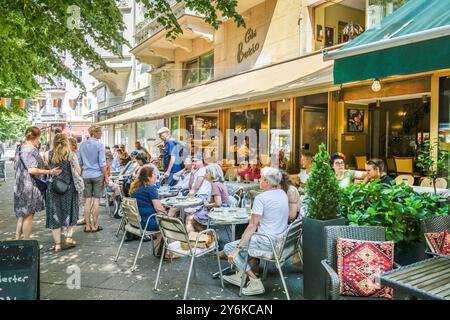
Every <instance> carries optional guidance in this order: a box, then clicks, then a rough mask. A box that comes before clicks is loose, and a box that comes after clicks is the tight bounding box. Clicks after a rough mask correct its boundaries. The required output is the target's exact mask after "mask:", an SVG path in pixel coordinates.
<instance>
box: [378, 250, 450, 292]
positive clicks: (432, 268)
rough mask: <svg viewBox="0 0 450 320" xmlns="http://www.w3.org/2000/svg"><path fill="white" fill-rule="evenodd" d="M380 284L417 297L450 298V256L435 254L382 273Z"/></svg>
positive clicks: (379, 277)
mask: <svg viewBox="0 0 450 320" xmlns="http://www.w3.org/2000/svg"><path fill="white" fill-rule="evenodd" d="M377 278H378V280H379V281H380V282H381V284H383V285H386V286H389V287H391V288H393V289H394V290H400V291H403V292H404V293H407V294H409V295H412V296H414V297H417V298H421V299H427V300H450V256H437V257H434V258H431V259H427V260H423V261H419V262H417V263H413V264H411V265H407V266H403V267H400V268H397V269H394V270H392V271H388V272H386V273H383V274H382V275H380V276H378V277H377Z"/></svg>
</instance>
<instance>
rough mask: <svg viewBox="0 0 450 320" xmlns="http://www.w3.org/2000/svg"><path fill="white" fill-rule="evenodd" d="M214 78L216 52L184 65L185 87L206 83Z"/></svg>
mask: <svg viewBox="0 0 450 320" xmlns="http://www.w3.org/2000/svg"><path fill="white" fill-rule="evenodd" d="M213 76H214V52H210V53H207V54H205V55H203V56H200V57H198V58H196V59H195V60H192V61H189V62H187V63H185V64H184V72H183V86H191V85H195V84H197V83H201V82H205V81H208V80H211V79H212V78H213Z"/></svg>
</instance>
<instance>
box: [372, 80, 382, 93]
mask: <svg viewBox="0 0 450 320" xmlns="http://www.w3.org/2000/svg"><path fill="white" fill-rule="evenodd" d="M380 90H381V82H380V79H375V80H373V83H372V91H373V92H378V91H380Z"/></svg>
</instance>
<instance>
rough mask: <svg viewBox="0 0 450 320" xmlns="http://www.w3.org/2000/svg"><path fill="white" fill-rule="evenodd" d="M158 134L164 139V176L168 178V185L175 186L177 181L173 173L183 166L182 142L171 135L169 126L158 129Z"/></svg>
mask: <svg viewBox="0 0 450 320" xmlns="http://www.w3.org/2000/svg"><path fill="white" fill-rule="evenodd" d="M158 135H159V138H160V139H161V140H163V141H164V154H163V162H164V174H163V176H164V178H165V179H166V180H167V185H169V186H174V185H175V184H176V183H177V181H176V180H174V179H173V174H174V173H176V172H178V171H180V170H181V169H182V166H181V162H182V159H181V151H182V149H181V146H180V143H179V142H178V141H177V140H175V139H174V138H173V137H172V136H171V135H170V130H169V128H167V127H162V128H161V129H159V130H158Z"/></svg>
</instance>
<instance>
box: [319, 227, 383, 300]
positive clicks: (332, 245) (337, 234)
mask: <svg viewBox="0 0 450 320" xmlns="http://www.w3.org/2000/svg"><path fill="white" fill-rule="evenodd" d="M338 238H345V239H355V240H367V241H385V240H386V236H385V232H384V228H383V227H359V226H328V227H325V245H326V248H325V255H326V257H327V258H326V259H324V260H322V262H321V263H322V266H323V267H324V268H325V270H326V271H327V273H328V276H329V279H328V280H327V289H328V288H329V290H327V291H329V294H330V296H331V299H332V300H343V299H349V300H350V299H351V300H353V299H355V298H354V297H344V296H340V295H339V277H338V273H337V270H338V268H337V260H338V255H337V239H338ZM327 299H328V295H327ZM357 299H358V298H357ZM361 299H363V298H361Z"/></svg>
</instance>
